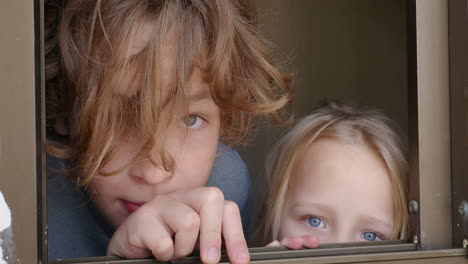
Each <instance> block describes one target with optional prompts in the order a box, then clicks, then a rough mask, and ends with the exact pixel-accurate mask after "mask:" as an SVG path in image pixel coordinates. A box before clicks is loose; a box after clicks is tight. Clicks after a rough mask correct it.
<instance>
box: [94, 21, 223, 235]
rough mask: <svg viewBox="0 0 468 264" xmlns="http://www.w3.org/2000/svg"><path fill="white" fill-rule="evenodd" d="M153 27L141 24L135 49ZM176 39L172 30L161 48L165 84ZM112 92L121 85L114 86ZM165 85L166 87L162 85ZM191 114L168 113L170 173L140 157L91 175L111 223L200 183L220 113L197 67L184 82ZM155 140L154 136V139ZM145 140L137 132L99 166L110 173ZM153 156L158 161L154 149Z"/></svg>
mask: <svg viewBox="0 0 468 264" xmlns="http://www.w3.org/2000/svg"><path fill="white" fill-rule="evenodd" d="M148 34H151V27H142V31H141V32H140V35H139V38H137V41H136V42H135V44H134V52H139V51H140V50H141V49H143V48H144V47H145V42H146V43H147V42H148V40H149V37H148ZM173 41H174V40H173V39H172V38H171V35H169V36H168V39H167V40H166V42H165V45H163V47H162V54H163V55H162V56H163V57H162V65H163V73H164V76H163V80H162V83H163V85H164V87H167V85H169V84H170V83H171V81H172V80H170V79H169V78H168V77H167V76H172V75H171V72H172V71H174V70H175V69H174V66H173V65H174V64H173V61H172V58H174V56H173V55H174V52H175V51H174V48H173V47H174V45H172V44H173V43H174V42H173ZM116 88H117V89H116V92H120V91H125V87H116ZM163 89H164V88H163ZM187 96H188V100H189V105H188V106H189V107H188V108H189V115H182V114H178V113H177V112H180V111H177V110H176V109H174V110H170V111H167V114H172V115H177V120H178V121H177V122H176V123H175V124H173V125H172V126H170V127H169V128H168V132H167V137H166V138H164V139H161V140H164V141H165V149H166V151H167V152H168V154H170V155H171V157H172V158H173V159H174V162H175V168H173V170H172V172H168V171H165V170H164V169H163V168H162V167H159V166H154V165H153V164H152V163H151V161H150V160H148V159H144V160H141V161H137V162H135V163H133V164H132V165H131V166H129V167H127V168H126V169H124V170H123V171H121V172H119V173H117V174H115V175H112V176H100V175H95V176H94V177H93V180H92V182H91V188H92V191H93V192H92V199H93V201H94V203H95V205H96V206H97V208H98V209H99V211H100V212H101V213H102V214H103V215H104V217H105V218H106V219H107V220H108V221H109V222H110V223H111V224H113V225H114V226H116V227H117V226H118V225H120V224H121V223H122V222H123V221H124V220H125V219H126V218H127V217H128V216H129V215H130V214H131V213H132V212H134V211H135V210H136V209H138V208H139V207H140V206H141V205H142V204H144V203H146V202H148V201H150V200H151V199H153V198H154V197H155V196H156V195H159V194H167V193H171V192H174V191H182V190H185V189H190V188H195V187H201V186H204V185H205V183H206V181H207V179H208V176H209V173H210V171H211V167H212V165H213V161H214V158H215V155H216V148H217V145H218V138H219V131H220V112H219V108H218V107H217V106H216V104H215V103H214V102H213V100H212V98H211V96H210V92H209V87H208V84H207V83H206V82H205V81H203V78H202V74H201V72H200V71H198V70H195V71H194V72H193V74H192V76H191V78H190V80H189V82H188V95H187ZM156 140H157V139H156ZM142 145H143V139H142V138H139V137H137V136H134V137H130V138H129V139H128V140H126V141H125V142H121V144H120V147H119V149H118V150H117V153H116V155H115V156H114V157H113V158H112V159H111V160H110V162H108V163H107V164H106V165H105V166H104V168H103V171H105V172H110V171H114V170H116V169H119V168H121V167H122V166H123V165H125V164H128V162H129V161H130V160H131V159H132V158H133V157H134V156H135V154H137V153H138V151H139V150H140V149H141V147H142ZM151 154H152V158H153V160H154V161H156V162H157V163H160V157H159V154H158V152H157V151H156V150H152V151H151Z"/></svg>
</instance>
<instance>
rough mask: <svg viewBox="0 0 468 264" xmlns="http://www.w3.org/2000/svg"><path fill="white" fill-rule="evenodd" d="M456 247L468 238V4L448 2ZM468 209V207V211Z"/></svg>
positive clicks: (461, 1) (461, 0) (454, 0)
mask: <svg viewBox="0 0 468 264" xmlns="http://www.w3.org/2000/svg"><path fill="white" fill-rule="evenodd" d="M449 32H450V39H449V43H450V44H449V45H450V106H451V138H452V150H451V151H452V195H453V197H452V198H453V204H452V207H453V208H452V215H453V246H454V247H462V244H463V242H462V241H463V239H465V238H468V212H466V213H465V215H462V214H461V213H463V211H462V210H460V209H463V208H460V206H462V203H463V202H464V201H465V202H468V192H467V190H468V177H467V175H466V174H467V172H468V163H467V157H468V115H467V109H468V1H467V0H450V1H449ZM467 210H468V208H467Z"/></svg>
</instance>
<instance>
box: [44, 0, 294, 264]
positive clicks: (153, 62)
mask: <svg viewBox="0 0 468 264" xmlns="http://www.w3.org/2000/svg"><path fill="white" fill-rule="evenodd" d="M251 14H252V12H250V9H249V4H248V2H244V1H242V0H230V1H225V0H170V1H166V0H97V1H96V0H68V1H56V2H54V1H48V11H47V14H46V16H47V19H48V20H47V21H46V23H47V24H46V25H47V27H46V28H47V36H46V41H47V43H46V65H47V66H46V79H47V96H48V104H47V112H48V125H49V127H51V128H53V133H54V135H56V137H55V140H53V141H52V140H50V142H49V153H51V154H53V155H54V156H56V157H61V158H67V159H69V160H70V161H71V165H70V166H71V168H69V169H68V174H69V176H70V177H71V178H72V179H73V183H76V185H71V183H70V184H69V183H64V184H61V183H60V182H59V184H58V185H60V186H59V187H57V185H49V186H48V191H49V192H52V195H49V201H48V202H49V234H51V235H50V238H53V239H49V240H48V241H49V252H51V250H54V247H61V244H63V243H65V241H70V240H73V242H70V243H75V242H76V243H78V245H77V244H67V245H68V246H67V247H68V248H71V249H75V248H80V247H83V246H88V244H87V242H89V241H92V242H91V243H90V244H91V246H92V248H96V249H98V248H101V246H102V245H104V250H105V251H104V252H103V253H107V254H108V255H117V256H121V257H124V258H142V257H147V256H151V255H152V256H154V257H156V258H157V259H158V260H162V261H167V260H170V259H177V258H181V257H183V256H186V255H188V254H190V253H191V252H192V251H193V249H194V247H195V245H196V243H197V240H199V247H200V256H201V259H202V261H203V262H205V263H216V262H218V261H219V260H220V247H221V241H222V238H223V239H224V241H225V246H226V248H227V252H228V255H229V258H230V261H231V262H233V263H247V262H248V261H249V255H248V251H247V246H246V242H245V238H244V235H243V232H242V224H241V218H240V212H239V208H238V207H237V205H236V204H235V203H233V202H229V201H225V200H224V193H225V190H224V189H223V190H220V189H219V188H223V185H222V184H217V183H215V184H211V185H212V186H213V185H214V186H215V187H211V188H208V187H204V186H206V185H207V184H209V179H208V176H209V174H210V170H211V168H212V166H213V161H214V160H215V157H216V155H217V152H218V151H217V149H218V148H219V147H218V141H219V139H220V138H221V139H222V140H223V142H226V143H228V144H229V145H230V144H234V143H238V142H242V141H243V140H244V139H245V137H246V134H247V132H248V131H249V129H250V128H251V125H252V123H253V122H252V120H253V118H254V117H255V116H258V115H272V116H273V117H274V118H275V119H276V120H277V121H279V122H282V120H283V119H282V117H281V113H280V109H281V108H282V107H283V106H284V105H285V104H287V103H288V101H289V100H290V98H291V90H290V86H289V81H290V77H289V76H288V75H286V74H283V73H281V72H280V71H279V70H278V69H277V68H276V67H275V66H274V65H273V64H272V63H271V61H270V58H269V56H268V52H267V49H266V46H265V44H264V43H263V41H262V40H261V38H260V37H259V36H258V34H257V33H256V31H255V30H254V28H253V27H252V21H253V20H252V17H251ZM57 21H58V22H57ZM49 138H51V137H50V136H49ZM228 151H229V150H228ZM230 152H231V153H232V150H231V151H230ZM221 156H222V154H221ZM230 156H234V158H236V157H235V155H232V154H230ZM57 177H60V175H59V176H55V178H57ZM234 177H237V176H236V174H233V173H231V174H225V175H224V176H221V180H219V181H218V183H221V182H226V181H227V182H229V181H231V182H232V181H234V184H236V181H238V180H237V179H235V178H234ZM62 179H63V177H61V178H60V180H59V181H61V180H62ZM210 179H211V177H210ZM50 182H52V183H53V181H50ZM237 186H241V189H242V186H245V184H239V185H236V187H237ZM217 187H219V188H217ZM76 188H80V189H82V190H86V195H89V196H90V199H91V200H92V206H91V207H92V208H91V210H90V212H88V213H86V217H85V218H81V219H84V220H83V221H85V222H83V223H80V227H81V226H84V227H85V228H83V229H85V230H83V233H80V234H78V235H77V237H76V238H75V237H68V238H65V237H61V238H60V236H61V235H62V234H66V233H67V231H68V229H69V228H72V226H73V225H71V224H70V223H68V222H67V221H68V219H74V217H75V216H78V217H84V216H83V215H82V214H81V211H80V212H77V211H74V212H72V213H69V210H54V209H62V208H66V209H69V208H70V207H72V206H64V207H60V206H56V207H54V203H55V202H57V201H62V200H66V199H68V196H70V195H71V193H72V192H73V190H74V189H76ZM231 188H232V187H231ZM237 192H238V193H239V194H243V195H245V192H243V190H239V189H238V190H237ZM54 195H55V196H54ZM75 196H76V195H75ZM54 197H55V198H54ZM60 197H62V198H60ZM75 198H76V197H75ZM75 198H73V199H74V200H73V201H78V202H76V203H79V201H80V199H79V197H78V198H76V199H75ZM51 204H52V206H50V205H51ZM54 212H55V213H54ZM63 219H66V220H63ZM51 221H52V222H51ZM54 221H55V222H54ZM71 221H73V220H71ZM53 223H58V224H56V225H55V228H56V229H53V228H54V227H53V226H52V225H53ZM60 226H62V227H63V228H59V227H60ZM96 226H97V227H96ZM88 227H96V228H95V229H92V230H97V229H104V230H105V231H106V232H104V233H102V232H99V233H94V232H90V231H89V230H87V228H88ZM62 231H63V233H62ZM53 232H54V233H55V234H58V235H55V236H52V233H53ZM109 237H110V241H109ZM67 243H69V242H67ZM105 248H107V249H105ZM99 252H102V251H99Z"/></svg>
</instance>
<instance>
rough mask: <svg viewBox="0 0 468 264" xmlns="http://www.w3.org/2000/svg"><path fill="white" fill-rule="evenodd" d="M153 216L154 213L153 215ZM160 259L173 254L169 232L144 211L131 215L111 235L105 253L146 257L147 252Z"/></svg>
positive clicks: (128, 256) (125, 256) (126, 256)
mask: <svg viewBox="0 0 468 264" xmlns="http://www.w3.org/2000/svg"><path fill="white" fill-rule="evenodd" d="M153 216H154V215H153ZM148 251H151V253H152V255H153V256H154V257H155V258H156V259H158V260H161V261H168V260H170V259H171V258H172V256H173V255H174V246H173V241H172V238H171V236H170V234H169V233H168V232H167V230H166V228H165V227H164V226H163V225H162V224H161V223H160V222H158V221H155V217H148V214H147V213H146V212H144V211H141V213H140V212H138V213H135V214H134V215H131V216H130V217H129V218H128V219H127V221H125V222H124V224H123V225H121V226H120V227H119V228H118V230H117V231H116V233H115V234H114V235H113V236H112V239H111V241H110V243H109V246H108V249H107V254H108V255H115V256H120V257H123V258H129V259H131V258H143V257H147V256H148V254H147V252H148Z"/></svg>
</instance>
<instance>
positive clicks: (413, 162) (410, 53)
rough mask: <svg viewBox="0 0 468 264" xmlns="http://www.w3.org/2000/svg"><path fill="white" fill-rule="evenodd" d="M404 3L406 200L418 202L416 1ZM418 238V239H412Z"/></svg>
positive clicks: (415, 220) (416, 217) (412, 227)
mask: <svg viewBox="0 0 468 264" xmlns="http://www.w3.org/2000/svg"><path fill="white" fill-rule="evenodd" d="M406 3H407V5H406V12H407V13H406V36H407V37H406V41H407V52H406V57H407V65H408V66H407V71H408V75H407V76H408V143H409V144H408V158H409V165H410V168H409V190H408V200H409V201H416V202H417V203H419V136H418V132H419V131H418V123H419V122H418V120H419V119H418V74H417V72H418V65H417V42H416V1H415V0H408V1H407V2H406ZM420 221H421V219H420V214H419V211H414V212H412V213H411V212H410V219H409V235H410V238H411V239H413V237H415V238H418V237H420V236H421V228H420V225H419V223H420ZM414 240H418V242H419V239H414Z"/></svg>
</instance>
